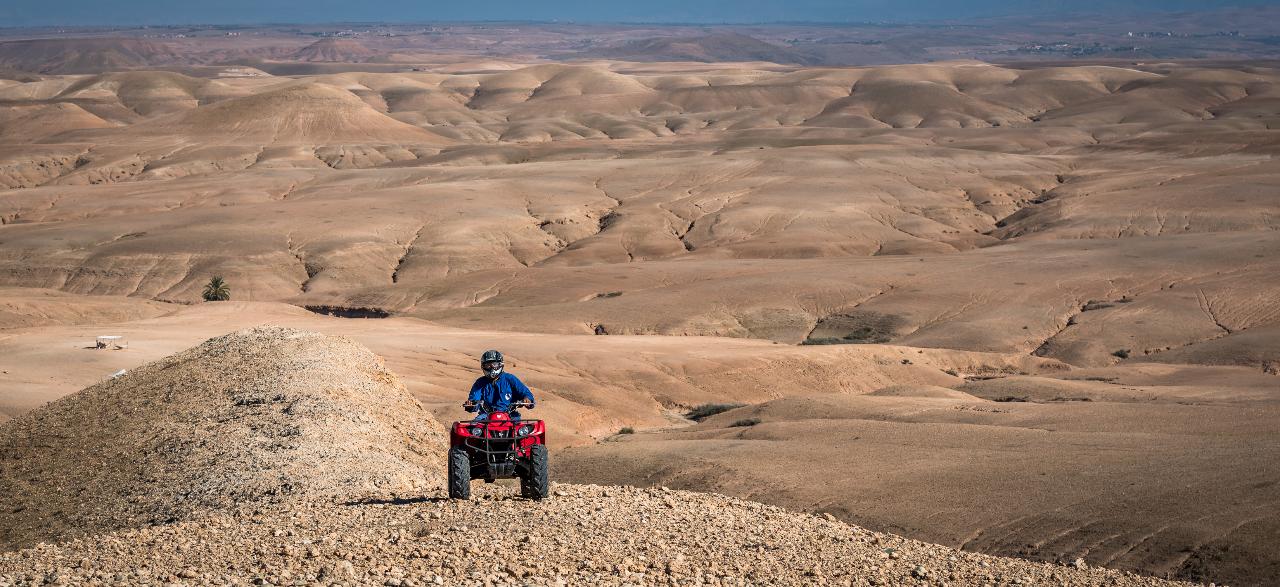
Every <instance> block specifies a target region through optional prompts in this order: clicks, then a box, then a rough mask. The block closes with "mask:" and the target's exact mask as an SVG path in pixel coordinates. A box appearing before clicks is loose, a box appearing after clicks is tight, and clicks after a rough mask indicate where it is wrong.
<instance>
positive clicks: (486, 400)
mask: <svg viewBox="0 0 1280 587" xmlns="http://www.w3.org/2000/svg"><path fill="white" fill-rule="evenodd" d="M503 366H504V365H503V362H502V353H500V352H498V351H493V350H489V351H485V352H484V354H483V355H481V356H480V368H481V369H482V370H484V375H481V376H480V377H479V378H478V379H476V382H475V383H472V384H471V393H470V394H468V395H467V402H466V403H464V404H462V407H463V409H465V410H467V411H468V412H479V413H478V414H477V415H476V418H475V419H476V420H477V421H478V420H486V419H488V418H489V413H490V412H507V414H508V415H509V416H511V419H512V420H519V419H520V413H519V412H516V411H513V410H512V409H511V408H513V407H516V405H515V404H523V403H528V407H529V409H531V410H532V409H533V403H534V401H533V392H532V391H529V388H528V387H527V386H525V384H524V382H522V381H520V378H519V377H516V376H515V375H512V374H510V373H507V372H505V371H503Z"/></svg>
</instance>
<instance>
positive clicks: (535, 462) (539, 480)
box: [520, 444, 551, 499]
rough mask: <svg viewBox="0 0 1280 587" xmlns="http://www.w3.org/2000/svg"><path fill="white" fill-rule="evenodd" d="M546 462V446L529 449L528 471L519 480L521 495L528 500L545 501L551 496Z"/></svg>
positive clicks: (537, 445)
mask: <svg viewBox="0 0 1280 587" xmlns="http://www.w3.org/2000/svg"><path fill="white" fill-rule="evenodd" d="M548 461H549V458H548V455H547V445H545V444H535V445H533V446H532V447H530V448H529V470H528V471H527V472H526V473H525V475H524V476H523V477H521V478H520V494H521V495H523V496H524V497H527V498H529V499H545V498H546V497H547V496H548V495H550V494H551V474H550V471H549V470H548Z"/></svg>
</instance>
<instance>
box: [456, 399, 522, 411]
mask: <svg viewBox="0 0 1280 587" xmlns="http://www.w3.org/2000/svg"><path fill="white" fill-rule="evenodd" d="M511 407H513V408H528V409H531V410H532V409H533V402H531V401H529V400H521V401H518V402H512V404H511ZM479 408H480V402H473V401H470V400H468V401H465V402H462V409H464V410H466V411H468V412H474V411H476V410H477V409H479Z"/></svg>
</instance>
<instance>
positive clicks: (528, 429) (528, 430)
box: [516, 424, 533, 436]
mask: <svg viewBox="0 0 1280 587" xmlns="http://www.w3.org/2000/svg"><path fill="white" fill-rule="evenodd" d="M516 434H517V435H519V436H525V435H528V434H533V426H531V425H529V424H525V425H524V426H521V427H520V429H519V430H516Z"/></svg>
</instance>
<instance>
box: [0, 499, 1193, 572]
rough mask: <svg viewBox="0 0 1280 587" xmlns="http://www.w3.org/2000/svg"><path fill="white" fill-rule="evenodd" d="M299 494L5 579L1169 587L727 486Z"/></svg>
mask: <svg viewBox="0 0 1280 587" xmlns="http://www.w3.org/2000/svg"><path fill="white" fill-rule="evenodd" d="M514 494H515V492H514V491H512V490H510V489H508V488H505V487H497V488H492V489H490V490H487V491H480V492H479V499H477V500H475V501H471V502H456V501H454V502H451V501H447V500H444V499H427V500H416V501H411V502H407V503H405V502H401V503H365V504H351V505H345V506H344V505H332V504H330V505H324V506H320V505H304V506H301V507H299V508H296V509H294V510H292V511H289V512H276V513H272V514H260V515H245V516H240V517H236V516H226V515H217V516H212V517H209V518H206V519H202V520H198V521H191V522H186V523H182V524H174V525H168V526H160V527H154V528H147V529H143V530H140V531H133V532H126V533H123V534H120V535H117V536H103V537H96V538H92V539H88V540H78V541H75V542H72V543H70V544H64V545H61V546H57V547H54V546H48V545H45V546H41V547H39V548H35V549H30V550H26V551H22V552H17V553H6V554H0V585H6V584H12V583H17V584H24V583H25V582H35V583H39V582H44V581H48V582H50V583H54V584H58V582H59V581H61V582H63V583H71V584H91V583H93V582H95V581H101V582H103V583H107V584H138V583H165V584H240V583H242V582H249V581H252V582H253V583H254V584H262V585H298V584H306V585H311V584H322V585H332V584H345V585H352V584H356V585H438V584H445V585H565V584H569V585H694V584H699V585H740V584H770V585H823V584H834V585H942V584H950V585H1071V586H1077V585H1174V584H1176V583H1171V582H1167V581H1163V580H1160V579H1155V578H1151V577H1140V576H1137V575H1132V574H1128V573H1124V572H1121V571H1114V570H1108V569H1102V568H1088V567H1086V566H1085V565H1083V564H1081V563H1076V564H1074V565H1072V566H1070V567H1068V566H1060V565H1050V564H1044V563H1032V562H1028V561H1024V560H1020V559H1012V558H1000V557H993V556H987V555H982V554H976V553H968V552H960V551H956V550H952V549H950V548H946V547H943V546H938V545H934V544H927V543H924V542H917V541H914V540H907V539H904V538H900V537H897V536H892V535H888V534H878V533H874V532H869V531H867V530H864V529H862V528H858V527H855V526H850V525H847V524H844V523H841V522H838V521H835V520H834V519H832V518H829V517H825V516H823V517H815V516H810V515H806V514H800V513H795V512H789V511H786V510H783V509H781V508H777V507H773V506H767V505H762V504H759V503H753V502H748V501H742V500H738V499H732V498H728V497H724V496H719V495H713V494H703V493H692V492H684V491H668V490H666V489H665V488H654V489H634V488H620V487H598V486H592V485H586V486H573V485H560V486H557V489H556V491H555V495H554V496H553V497H552V498H551V499H548V500H546V501H542V502H533V501H526V500H523V499H519V498H516V497H514Z"/></svg>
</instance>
